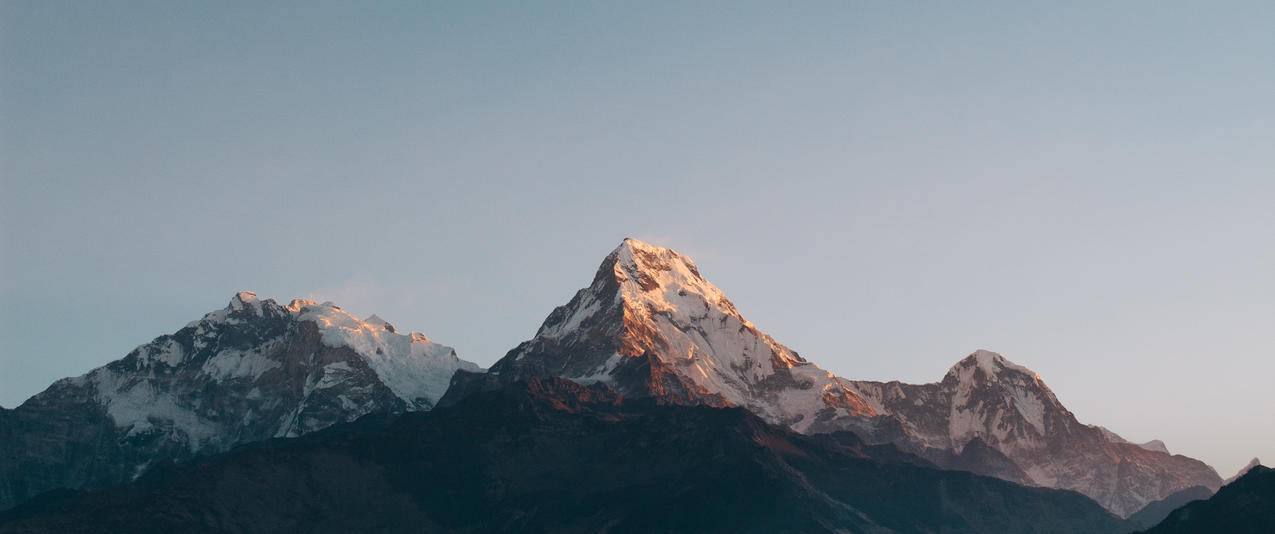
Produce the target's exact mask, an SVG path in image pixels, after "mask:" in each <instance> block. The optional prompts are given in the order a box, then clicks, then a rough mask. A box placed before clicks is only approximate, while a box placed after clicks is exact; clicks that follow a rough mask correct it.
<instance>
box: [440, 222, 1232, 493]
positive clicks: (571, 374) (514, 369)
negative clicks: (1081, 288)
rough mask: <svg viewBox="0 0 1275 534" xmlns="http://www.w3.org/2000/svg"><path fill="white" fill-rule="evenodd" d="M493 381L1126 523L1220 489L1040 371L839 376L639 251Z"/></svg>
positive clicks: (1001, 366)
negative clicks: (584, 386) (696, 406)
mask: <svg viewBox="0 0 1275 534" xmlns="http://www.w3.org/2000/svg"><path fill="white" fill-rule="evenodd" d="M491 374H492V375H494V376H488V377H486V378H484V379H483V380H486V381H491V380H511V379H517V378H519V377H526V376H529V375H538V374H549V375H555V376H561V377H565V378H569V379H572V380H574V381H577V382H581V383H594V382H602V383H606V384H608V385H610V386H612V387H614V388H615V389H617V390H619V391H620V392H621V393H623V394H625V395H629V396H651V397H655V398H657V399H659V400H660V401H662V402H668V403H704V404H710V405H719V406H721V405H735V406H742V407H746V408H748V409H749V410H751V411H753V412H755V413H757V414H758V415H760V416H762V417H763V418H764V419H766V420H768V421H770V422H772V423H776V424H781V425H785V426H788V427H790V428H792V429H794V430H797V431H799V432H805V433H822V432H834V431H839V430H851V431H854V432H856V433H857V434H859V435H861V436H862V437H863V438H864V439H866V440H868V441H870V442H874V443H884V442H892V443H895V444H896V445H899V446H901V447H903V448H905V449H907V450H909V451H912V452H914V453H917V454H921V455H923V456H925V457H927V458H929V459H931V460H932V461H935V462H936V463H939V464H940V465H951V466H953V468H960V469H966V470H971V471H975V472H979V473H982V474H989V475H994V476H1001V477H1003V478H1006V479H1008V480H1013V481H1016V482H1022V483H1029V484H1036V485H1041V486H1048V487H1058V488H1066V489H1075V490H1077V491H1080V492H1081V493H1085V494H1086V495H1088V496H1090V497H1092V498H1094V499H1095V500H1097V501H1099V502H1100V503H1102V504H1103V505H1104V506H1107V507H1108V508H1109V509H1111V510H1113V511H1115V512H1117V513H1120V514H1125V515H1127V514H1129V513H1132V512H1134V511H1136V510H1138V509H1139V508H1141V507H1142V506H1143V505H1145V504H1146V503H1147V502H1150V501H1152V500H1156V499H1159V498H1162V497H1164V496H1166V495H1168V494H1170V493H1172V492H1174V491H1177V490H1180V489H1183V488H1186V487H1190V486H1194V485H1204V486H1208V487H1211V488H1216V487H1217V486H1218V484H1219V483H1220V478H1218V477H1217V474H1216V473H1215V472H1213V470H1212V469H1211V468H1209V467H1208V466H1206V465H1204V464H1202V463H1200V462H1198V461H1195V460H1192V459H1190V458H1186V457H1184V456H1173V455H1169V454H1167V453H1166V452H1164V451H1159V450H1153V449H1154V448H1155V447H1154V446H1148V447H1145V448H1144V447H1142V446H1138V445H1133V444H1128V443H1115V442H1112V441H1110V440H1108V439H1107V438H1105V437H1104V434H1103V432H1102V431H1100V430H1098V429H1097V428H1095V427H1090V426H1087V425H1084V424H1081V423H1079V422H1078V421H1077V420H1076V418H1075V416H1074V415H1073V414H1072V413H1071V412H1070V411H1068V410H1067V409H1066V408H1065V407H1064V406H1063V405H1062V403H1061V402H1059V400H1058V399H1057V398H1056V397H1055V396H1054V394H1053V392H1052V391H1050V389H1049V387H1048V386H1046V385H1045V383H1044V381H1043V380H1042V379H1041V378H1040V377H1039V376H1038V375H1037V374H1036V373H1035V372H1032V371H1031V370H1030V369H1027V368H1025V367H1023V366H1020V365H1017V364H1014V363H1012V362H1010V361H1009V360H1007V359H1006V358H1004V357H1003V356H1001V355H999V354H996V353H993V352H990V351H985V350H980V351H977V352H975V353H973V354H971V355H970V356H968V357H967V358H965V359H962V360H961V361H960V362H958V363H957V364H956V365H955V366H953V367H952V369H951V370H950V371H949V372H948V373H947V375H946V376H945V377H944V378H943V380H942V381H941V382H939V383H934V384H919V385H918V384H904V383H900V382H887V383H880V382H868V381H851V380H846V379H843V378H839V377H836V376H834V375H832V374H831V373H829V372H827V371H825V370H823V369H820V368H819V367H818V366H817V365H815V364H813V363H811V362H808V361H806V360H805V359H803V358H802V357H800V356H799V355H798V354H797V353H796V352H794V351H793V350H791V349H789V348H788V347H785V346H784V345H781V344H780V343H778V342H777V341H775V340H774V339H772V338H771V337H770V336H768V335H766V334H765V333H763V332H761V331H760V330H758V329H757V327H756V326H754V325H753V324H752V323H751V322H749V321H748V320H746V319H744V318H743V316H741V315H740V314H739V312H738V310H736V309H735V306H734V305H733V304H732V303H731V302H730V300H729V299H727V298H726V296H725V295H724V294H723V293H722V292H721V290H719V289H718V288H717V287H716V286H714V285H712V284H711V283H709V282H708V281H706V280H705V279H704V278H703V277H702V276H701V274H700V272H699V269H698V268H697V267H696V265H695V263H694V262H693V261H691V259H690V258H687V257H686V256H683V255H681V254H678V253H677V252H674V251H672V250H669V249H666V248H662V247H657V246H653V245H650V244H647V243H643V242H641V241H637V240H633V239H626V240H625V241H624V242H623V243H621V245H620V246H619V247H618V248H616V249H615V250H614V251H613V252H611V254H610V255H608V256H607V257H606V259H605V260H604V261H603V262H602V265H601V266H600V267H599V269H598V271H597V274H596V275H595V276H594V279H593V282H592V284H591V285H590V286H589V287H587V288H585V289H582V290H580V291H579V292H577V293H576V295H575V297H574V298H572V299H571V301H570V302H568V303H567V304H566V305H564V306H560V307H558V308H557V309H555V310H554V311H553V312H552V313H550V314H549V316H548V318H546V319H545V322H544V324H543V325H542V326H541V327H540V329H539V331H538V332H537V333H536V336H535V337H534V338H532V339H531V340H529V341H526V342H524V343H522V344H520V345H519V346H518V347H516V348H514V349H513V350H512V351H510V352H509V353H508V354H507V355H506V356H505V357H504V358H502V359H501V360H500V361H499V362H497V363H496V364H495V365H493V366H492V369H491ZM458 380H461V381H464V380H467V379H466V378H465V375H464V374H461V375H458ZM468 389H470V388H469V387H465V390H468ZM479 389H481V388H479ZM1112 435H1114V434H1112ZM970 444H974V445H975V447H974V448H973V449H969V450H967V449H968V447H969V446H970ZM1149 449H1150V450H1149Z"/></svg>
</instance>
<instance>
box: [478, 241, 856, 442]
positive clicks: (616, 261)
mask: <svg viewBox="0 0 1275 534" xmlns="http://www.w3.org/2000/svg"><path fill="white" fill-rule="evenodd" d="M490 373H491V374H492V375H494V376H496V377H501V378H502V379H504V380H509V379H515V378H522V377H527V376H531V375H554V376H560V377H565V378H569V379H571V380H574V381H576V382H580V383H585V384H588V383H595V382H603V383H606V384H607V385H609V386H611V387H613V388H615V389H616V390H617V391H619V392H620V393H622V394H624V395H626V396H636V397H655V398H657V399H659V400H660V401H661V402H666V403H675V404H677V403H694V404H707V405H711V406H741V407H745V408H748V409H749V410H752V411H753V412H754V413H757V414H759V415H761V416H762V417H763V418H765V419H767V420H769V421H772V422H776V423H779V424H782V425H784V426H789V427H792V428H794V429H796V430H798V431H804V430H806V429H808V428H810V427H811V426H812V425H814V424H816V423H817V422H821V421H822V422H824V423H825V424H827V422H828V421H832V420H835V419H838V418H846V417H854V416H867V415H874V413H873V412H872V409H871V407H869V406H868V405H867V404H866V403H865V402H864V401H863V399H861V398H860V397H859V396H858V395H857V394H856V393H855V392H854V391H852V390H851V389H849V388H848V387H846V385H845V384H843V383H842V382H841V381H840V380H838V379H837V378H836V377H835V376H833V375H832V374H831V373H829V372H827V371H825V370H823V369H820V368H819V367H818V366H817V365H815V364H813V363H810V362H808V361H806V360H805V359H803V358H802V357H801V356H799V355H798V354H797V353H796V352H794V351H793V350H792V349H789V348H788V347H785V346H783V345H781V344H780V343H779V342H777V341H775V340H774V339H772V338H771V337H770V336H768V335H766V334H765V333H763V332H762V331H760V330H758V329H757V327H756V326H754V325H753V323H751V322H749V321H748V320H747V319H745V318H744V317H743V316H742V315H740V313H739V311H738V310H737V309H736V308H735V305H734V304H733V303H731V301H730V299H727V298H726V296H725V295H724V294H723V293H722V292H721V290H719V289H718V288H717V287H716V286H714V285H713V284H711V283H709V282H708V281H707V280H705V279H704V277H703V276H701V275H700V272H699V268H698V267H696V265H695V262H694V261H692V260H691V259H690V258H688V257H686V256H684V255H682V254H679V253H677V252H674V251H672V250H670V249H667V248H662V247H657V246H654V245H650V244H647V243H644V242H641V241H638V240H636V239H625V240H624V242H623V243H621V244H620V246H619V247H618V248H616V249H615V250H614V251H612V252H611V253H610V254H608V255H607V257H606V259H604V260H603V261H602V265H601V266H599V267H598V270H597V274H596V275H595V276H594V278H593V283H592V284H590V285H589V287H587V288H584V289H581V290H580V291H579V292H577V293H576V295H575V297H574V298H572V299H571V301H570V302H568V303H567V304H566V305H564V306H560V307H558V308H557V309H555V310H554V311H553V313H550V314H549V317H548V318H547V319H545V321H544V324H543V325H541V326H540V330H539V331H538V332H537V333H536V336H535V337H534V338H533V339H531V340H530V341H527V342H524V343H522V344H520V345H519V346H518V347H516V348H514V349H513V350H512V351H510V352H509V353H508V354H507V355H505V357H504V358H502V359H501V360H500V361H499V362H497V363H496V364H495V365H493V366H492V368H491V371H490Z"/></svg>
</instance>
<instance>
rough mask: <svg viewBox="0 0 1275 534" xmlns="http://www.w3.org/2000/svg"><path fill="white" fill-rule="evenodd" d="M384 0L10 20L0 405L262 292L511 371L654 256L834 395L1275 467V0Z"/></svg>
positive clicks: (157, 8)
mask: <svg viewBox="0 0 1275 534" xmlns="http://www.w3.org/2000/svg"><path fill="white" fill-rule="evenodd" d="M356 4H357V3H350V2H334V3H327V4H322V3H319V4H316V3H312V2H305V3H303V4H292V5H288V4H284V3H278V2H271V3H269V5H265V6H262V5H256V3H243V4H236V3H224V2H216V3H200V4H196V3H186V2H167V1H165V2H153V3H142V2H131V3H119V2H57V1H44V0H41V1H16V0H10V1H5V2H0V180H2V182H0V340H2V341H3V343H2V344H0V405H3V406H6V407H13V406H15V405H17V404H19V403H21V402H22V401H23V400H24V399H25V398H27V397H28V396H30V395H32V394H34V393H36V392H38V391H40V390H42V389H43V388H44V387H45V386H47V385H48V384H49V383H50V382H52V381H53V380H55V379H57V378H59V377H63V376H70V375H79V374H82V373H84V372H86V371H88V370H89V369H91V368H93V367H95V366H98V365H101V364H103V363H105V362H107V361H110V360H112V359H116V358H119V357H122V356H123V355H124V354H125V353H127V352H128V351H129V350H131V349H132V348H133V347H134V346H136V345H139V344H141V343H144V342H146V341H148V340H150V339H151V338H153V337H155V336H157V335H160V334H164V333H169V332H172V331H175V330H176V329H178V328H180V327H181V326H182V325H184V324H185V323H187V322H188V321H191V320H193V319H196V318H198V317H200V316H201V315H202V314H203V313H205V312H207V311H210V310H212V309H215V308H219V307H222V306H225V304H226V302H227V301H228V300H229V299H230V297H231V295H232V294H233V293H234V292H235V291H237V290H240V289H251V290H255V291H257V292H258V293H260V294H261V295H262V296H263V297H274V298H277V299H281V300H285V301H286V300H287V299H290V298H293V297H302V296H311V297H314V298H319V299H324V300H327V299H331V300H334V301H336V302H337V303H338V304H342V305H344V306H345V307H346V308H348V309H351V310H352V311H354V312H356V313H360V314H370V313H373V312H375V313H377V314H379V315H381V316H382V317H385V318H386V319H388V320H390V321H392V322H394V323H395V324H396V325H398V326H399V327H400V328H402V329H413V330H420V331H424V332H425V333H427V334H429V335H430V336H431V337H433V338H434V339H435V340H437V341H439V342H441V343H445V344H449V345H452V346H455V347H456V348H457V349H458V351H459V352H460V353H461V355H462V357H464V358H467V359H470V360H473V361H476V362H479V363H481V364H483V365H489V364H491V363H492V362H493V361H495V360H496V359H497V358H499V357H500V356H502V355H503V354H504V352H505V351H506V350H508V349H509V348H511V347H513V346H514V345H515V344H517V343H518V342H519V341H522V340H524V339H527V338H528V337H530V336H531V335H532V334H533V333H534V332H535V330H536V328H537V326H538V325H539V324H540V322H541V321H542V320H543V319H544V317H545V316H546V315H547V314H548V313H549V311H550V310H552V308H553V307H554V306H556V305H559V304H561V303H564V302H566V301H567V300H568V299H569V298H570V297H571V295H572V294H573V292H574V291H576V290H577V289H578V288H580V287H583V286H585V285H587V284H588V282H589V280H590V279H591V276H592V274H593V272H594V270H595V269H596V268H597V264H598V263H599V262H600V261H601V260H602V258H603V256H605V255H606V254H607V253H608V252H609V251H610V250H611V249H612V248H614V247H615V246H616V245H618V244H619V242H620V240H621V239H622V238H623V237H625V236H634V237H639V238H642V239H645V240H648V241H651V242H654V243H657V244H661V245H666V246H670V247H673V248H675V249H678V250H680V251H682V252H685V253H687V254H689V255H691V256H692V257H694V258H695V259H696V260H697V262H698V263H699V265H700V267H701V270H702V271H703V272H704V274H705V275H706V276H707V277H708V278H709V279H710V280H712V281H713V282H715V283H716V284H717V285H718V286H720V287H722V288H723V289H724V290H725V291H726V293H727V294H728V295H730V296H731V298H732V299H733V300H734V301H735V303H736V304H737V305H738V306H739V308H740V310H741V311H742V312H743V313H744V314H745V315H746V316H747V317H749V318H750V319H751V320H752V321H753V322H755V323H756V324H757V325H758V326H759V327H760V328H762V329H763V330H765V331H767V332H769V333H771V334H772V335H774V336H775V337H776V338H777V339H779V340H780V341H781V342H783V343H785V344H787V345H789V346H791V347H793V348H795V349H796V350H798V351H800V353H801V354H803V355H804V356H806V357H807V358H809V359H811V360H813V361H816V362H818V363H819V364H820V365H822V366H823V367H825V368H827V369H829V370H831V371H833V372H835V373H837V374H840V375H842V376H846V377H851V378H865V379H896V378H897V379H902V380H907V381H915V382H928V381H936V380H938V379H940V378H941V377H942V376H943V374H944V373H945V372H946V371H947V369H948V367H950V366H951V365H952V364H953V363H954V362H956V361H957V360H958V359H959V358H961V357H962V356H964V355H965V354H967V353H969V352H971V351H973V350H974V349H977V348H987V349H991V350H996V351H999V352H1001V353H1003V354H1005V355H1006V356H1007V357H1008V358H1010V359H1011V360H1013V361H1015V362H1018V363H1020V364H1023V365H1026V366H1028V367H1031V368H1033V369H1034V370H1036V371H1038V372H1039V373H1040V374H1041V375H1042V376H1043V377H1044V378H1045V380H1046V381H1047V382H1048V384H1049V385H1050V386H1051V387H1052V388H1053V390H1054V391H1055V393H1057V394H1058V396H1059V397H1060V398H1061V399H1062V401H1063V402H1064V403H1065V404H1066V405H1067V406H1068V407H1070V408H1071V409H1072V410H1073V411H1074V412H1075V413H1076V415H1077V416H1078V417H1079V418H1080V419H1081V420H1082V421H1084V422H1088V423H1097V424H1102V425H1105V426H1108V427H1110V428H1112V429H1113V430H1115V431H1117V432H1119V433H1121V434H1123V435H1124V436H1125V437H1127V438H1129V439H1133V440H1139V441H1143V440H1149V439H1152V438H1160V439H1163V440H1164V441H1165V442H1167V443H1168V446H1169V448H1170V449H1171V450H1172V451H1174V452H1180V453H1184V454H1188V455H1191V456H1194V457H1198V458H1200V459H1203V460H1205V461H1207V462H1209V463H1210V464H1212V465H1214V466H1215V467H1216V468H1217V469H1218V470H1219V471H1220V472H1221V474H1222V475H1223V476H1229V475H1230V474H1232V473H1233V472H1234V471H1235V470H1236V469H1238V468H1239V467H1240V466H1241V465H1243V464H1244V463H1246V462H1247V461H1248V460H1249V459H1250V458H1252V457H1253V456H1261V457H1263V458H1267V459H1268V460H1275V394H1273V393H1272V387H1273V386H1272V384H1273V383H1275V382H1272V379H1273V378H1275V96H1273V95H1275V31H1272V28H1275V3H1272V2H1269V1H1259V2H1251V3H1244V2H1224V3H1217V2H1195V3H1177V2H1161V1H1156V2H1115V3H1112V2H1097V3H1091V4H1086V3H1080V2H1065V3H1057V2H1041V3H1027V2H1005V3H979V4H978V6H977V7H974V6H969V5H966V6H958V5H956V3H946V2H945V3H937V2H935V3H902V2H871V3H866V2H865V3H859V2H835V3H827V4H822V3H816V2H808V3H800V5H798V6H788V5H784V4H780V3H761V4H746V3H740V2H723V3H712V2H690V3H681V2H679V3H672V2H670V3H657V4H654V5H646V4H645V3H643V5H641V6H640V7H639V6H638V5H636V4H635V5H632V6H621V5H619V3H598V4H594V5H586V4H585V3H581V2H562V3H548V4H542V5H538V6H531V5H524V4H530V3H517V4H515V5H510V4H514V3H502V4H475V3H462V2H455V3H449V4H441V3H439V4H434V3H421V2H410V3H402V4H395V3H388V2H387V3H381V4H378V5H377V6H375V7H369V6H363V5H356ZM687 4H689V5H687ZM1059 4H1065V5H1059Z"/></svg>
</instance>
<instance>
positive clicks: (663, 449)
mask: <svg viewBox="0 0 1275 534" xmlns="http://www.w3.org/2000/svg"><path fill="white" fill-rule="evenodd" d="M451 395H452V394H450V393H449V394H448V396H449V397H451ZM1127 530H1128V529H1127V528H1126V525H1125V524H1124V522H1123V521H1121V520H1120V519H1118V518H1116V517H1115V516H1113V515H1111V514H1110V513H1108V512H1107V511H1105V510H1103V509H1102V508H1101V507H1099V506H1098V505H1097V504H1095V503H1094V502H1093V501H1091V500H1089V499H1087V498H1085V497H1083V496H1081V495H1079V494H1076V493H1073V492H1069V491H1061V490H1050V489H1042V488H1025V487H1022V486H1019V485H1016V484H1013V483H1010V482H1005V481H1002V480H998V479H995V478H990V477H982V476H978V475H974V474H971V473H964V472H959V471H945V470H939V469H936V468H933V467H932V466H927V465H925V464H924V462H923V461H920V460H919V459H916V458H912V457H909V456H908V455H902V454H899V452H898V451H896V450H894V449H893V448H892V447H888V446H887V447H884V448H874V447H870V446H866V445H864V444H863V443H862V442H861V441H859V440H857V439H856V438H855V437H854V436H853V434H845V433H843V434H829V435H820V436H805V435H801V434H798V433H795V432H792V431H790V430H788V429H786V428H783V427H778V426H774V425H770V424H768V423H766V422H764V421H763V420H761V419H760V418H758V417H757V416H755V415H753V414H752V413H750V412H748V411H747V410H743V409H740V408H712V407H707V406H684V405H683V406H668V405H660V404H659V403H658V402H655V401H654V400H653V399H649V398H648V399H644V400H637V401H632V400H631V401H624V400H623V399H622V398H621V396H620V395H619V394H617V393H615V391H614V390H613V389H611V388H609V387H607V386H603V385H594V386H583V385H580V384H578V383H575V382H572V381H568V380H565V379H561V378H554V377H532V378H530V379H528V380H527V381H516V382H511V383H507V384H504V385H503V386H502V387H500V388H496V389H492V390H486V391H480V392H472V393H470V394H467V395H464V396H463V397H460V398H456V399H454V400H453V401H451V402H445V403H444V404H443V405H442V406H440V407H439V408H438V409H436V410H434V411H430V412H423V413H422V412H415V413H406V414H402V415H399V416H368V417H365V418H363V419H360V420H359V421H357V422H355V423H352V424H349V425H342V426H337V427H333V428H331V429H329V430H325V431H319V432H316V433H313V434H309V435H306V436H304V437H301V438H298V439H288V440H283V439H275V440H269V441H266V442H262V443H257V444H252V445H247V446H244V447H241V448H239V449H236V450H234V451H232V452H230V453H228V454H223V455H217V456H213V457H208V458H200V459H196V460H194V461H191V462H186V463H182V464H165V465H163V466H162V467H160V468H157V469H152V470H150V471H149V472H147V473H146V474H145V475H143V476H142V477H141V478H139V479H138V480H136V481H134V482H133V483H130V484H126V485H123V486H117V487H113V488H108V489H105V490H97V491H89V492H71V491H64V492H59V493H53V494H46V495H44V496H41V497H39V498H36V499H34V500H33V501H31V502H29V503H27V504H26V505H24V506H21V507H19V508H17V509H14V510H11V511H9V512H8V513H2V514H0V533H6V534H8V533H29V532H66V533H110V532H155V533H161V532H191V533H199V532H333V533H344V532H589V533H592V532H759V533H760V532H765V533H782V532H829V533H831V532H866V533H877V532H917V533H920V532H951V533H965V532H1037V533H1073V532H1087V533H1094V534H1102V533H1118V532H1126V531H1127Z"/></svg>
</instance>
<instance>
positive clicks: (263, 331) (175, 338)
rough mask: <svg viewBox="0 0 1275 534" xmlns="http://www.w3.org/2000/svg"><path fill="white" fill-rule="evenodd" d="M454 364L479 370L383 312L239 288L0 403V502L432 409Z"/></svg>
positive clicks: (104, 482) (118, 479)
mask: <svg viewBox="0 0 1275 534" xmlns="http://www.w3.org/2000/svg"><path fill="white" fill-rule="evenodd" d="M461 369H463V370H467V371H479V370H480V368H479V367H478V366H477V365H474V364H472V363H470V362H466V361H464V360H460V359H459V358H457V357H456V353H455V351H453V350H452V349H451V348H450V347H446V346H443V345H439V344H437V343H434V342H432V341H430V340H429V339H428V338H426V337H425V335H424V334H420V333H411V334H406V335H404V334H399V333H397V332H396V331H395V329H394V327H393V326H392V325H390V324H389V323H386V322H384V321H381V320H379V318H377V319H375V320H373V321H361V320H359V319H358V318H356V317H354V316H353V315H350V314H349V313H347V312H345V311H344V310H342V309H341V308H340V307H339V306H336V305H334V304H332V303H322V304H319V303H315V302H313V301H308V300H293V301H292V302H291V303H290V304H288V305H287V306H282V305H279V304H277V303H276V302H275V301H273V300H268V299H267V300H260V299H258V298H257V296H256V295H255V294H253V293H251V292H241V293H238V294H236V295H235V296H234V297H233V298H232V299H231V301H230V304H229V306H227V307H226V308H225V309H221V310H216V311H213V312H211V313H208V314H206V315H204V317H203V318H202V319H200V320H198V321H194V322H192V323H190V324H188V325H186V326H185V327H184V328H182V329H180V330H178V331H177V332H175V333H173V334H171V335H164V336H160V337H158V338H155V340H153V341H151V342H150V343H147V344H145V345H142V346H140V347H137V348H136V349H134V350H133V351H132V352H129V353H128V355H126V356H125V357H124V358H122V359H119V360H116V361H113V362H111V363H108V364H106V365H104V366H102V367H99V368H97V369H94V370H93V371H91V372H89V373H87V374H85V375H83V376H79V377H75V378H66V379H62V380H59V381H57V382H55V383H54V384H53V385H52V386H50V387H49V388H48V389H46V390H44V391H43V392H41V393H39V394H37V395H35V396H34V397H32V398H31V399H29V400H27V401H26V402H25V403H23V404H22V405H20V406H18V407H17V408H15V409H13V410H3V411H0V509H4V508H8V507H10V506H12V505H14V504H16V503H18V502H21V501H23V500H24V499H26V498H28V497H31V496H33V495H36V494H38V493H41V492H44V491H48V490H51V489H55V488H82V487H97V486H104V485H108V484H115V483H119V482H124V481H127V480H130V479H132V478H134V477H136V476H137V475H139V474H140V473H142V472H144V471H145V470H146V469H147V468H148V467H149V466H151V465H153V464H156V463H161V462H163V461H166V460H187V459H190V458H193V457H195V456H198V455H201V454H208V453H216V452H221V451H225V450H228V449H230V448H231V447H233V446H235V445H238V444H242V443H247V442H251V441H258V440H263V439H267V438H271V437H292V436H299V435H302V434H305V433H308V432H312V431H315V430H318V429H322V428H326V427H328V426H330V425H332V424H335V423H341V422H345V421H350V420H353V419H355V418H357V417H359V416H361V415H364V414H367V413H372V412H402V411H409V410H427V409H429V408H431V407H432V406H433V405H434V403H435V402H436V401H437V400H438V399H439V398H440V397H441V396H442V394H443V392H444V391H446V389H447V386H448V383H449V381H450V380H451V376H452V374H453V373H454V372H455V371H457V370H461Z"/></svg>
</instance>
